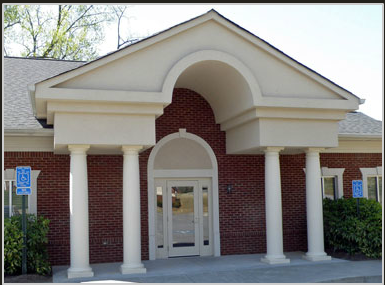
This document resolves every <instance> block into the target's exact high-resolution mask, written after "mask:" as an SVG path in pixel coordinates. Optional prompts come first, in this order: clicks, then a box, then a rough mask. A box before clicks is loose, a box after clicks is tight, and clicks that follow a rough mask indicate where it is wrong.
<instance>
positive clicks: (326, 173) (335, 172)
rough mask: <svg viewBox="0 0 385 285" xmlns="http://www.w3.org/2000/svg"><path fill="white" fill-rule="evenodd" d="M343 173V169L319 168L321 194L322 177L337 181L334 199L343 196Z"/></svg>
mask: <svg viewBox="0 0 385 285" xmlns="http://www.w3.org/2000/svg"><path fill="white" fill-rule="evenodd" d="M344 171H345V168H329V167H321V177H322V193H324V189H323V184H324V183H323V178H324V177H334V178H335V179H337V183H336V184H335V187H336V193H335V194H336V199H340V198H342V197H343V196H344V176H343V174H344Z"/></svg>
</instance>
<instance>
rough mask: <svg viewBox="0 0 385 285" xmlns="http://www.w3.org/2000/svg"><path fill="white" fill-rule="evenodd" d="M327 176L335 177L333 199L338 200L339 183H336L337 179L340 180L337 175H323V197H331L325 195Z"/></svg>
mask: <svg viewBox="0 0 385 285" xmlns="http://www.w3.org/2000/svg"><path fill="white" fill-rule="evenodd" d="M325 178H334V179H335V180H334V192H335V193H334V195H333V200H336V199H338V193H337V192H338V185H337V184H336V182H335V181H336V180H337V181H338V178H337V177H336V176H321V180H322V182H321V188H322V198H323V199H325V198H330V197H326V196H325Z"/></svg>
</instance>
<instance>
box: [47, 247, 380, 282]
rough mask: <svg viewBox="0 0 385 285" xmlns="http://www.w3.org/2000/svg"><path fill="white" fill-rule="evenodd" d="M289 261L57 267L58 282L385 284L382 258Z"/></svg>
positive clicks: (226, 259) (255, 258)
mask: <svg viewBox="0 0 385 285" xmlns="http://www.w3.org/2000/svg"><path fill="white" fill-rule="evenodd" d="M285 255H286V257H287V258H289V259H290V263H289V264H275V265H269V264H266V263H262V262H261V261H260V260H261V258H262V257H264V254H245V255H225V256H220V257H212V256H210V257H179V258H169V259H159V260H145V261H143V264H144V266H145V267H146V269H147V273H145V274H128V275H122V274H121V273H120V271H119V270H120V265H121V263H101V264H91V267H92V269H93V271H94V277H88V278H73V279H68V278H67V276H66V271H67V269H68V266H54V267H53V282H54V283H80V282H81V283H126V282H127V283H382V280H383V279H382V261H381V260H366V261H349V260H343V259H337V258H332V260H327V261H317V262H312V261H307V260H304V259H302V255H304V253H303V252H288V253H285Z"/></svg>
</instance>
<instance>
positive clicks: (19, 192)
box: [16, 188, 32, 195]
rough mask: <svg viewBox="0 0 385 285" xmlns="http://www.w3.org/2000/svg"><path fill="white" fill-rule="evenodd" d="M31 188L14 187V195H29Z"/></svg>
mask: <svg viewBox="0 0 385 285" xmlns="http://www.w3.org/2000/svg"><path fill="white" fill-rule="evenodd" d="M31 192H32V191H31V188H16V195H31Z"/></svg>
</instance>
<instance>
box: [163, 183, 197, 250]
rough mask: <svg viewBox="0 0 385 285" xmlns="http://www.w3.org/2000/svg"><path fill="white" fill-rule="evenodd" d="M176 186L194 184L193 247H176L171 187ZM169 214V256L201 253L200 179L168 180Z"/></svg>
mask: <svg viewBox="0 0 385 285" xmlns="http://www.w3.org/2000/svg"><path fill="white" fill-rule="evenodd" d="M174 186H177V187H179V186H182V187H184V186H192V187H193V199H194V212H193V220H192V221H191V223H193V224H194V246H191V247H181V248H174V247H173V246H172V244H173V232H174V220H173V216H172V215H173V214H172V204H171V203H172V193H171V188H172V187H174ZM166 191H167V201H168V204H167V209H166V211H167V215H168V223H167V226H166V227H167V231H168V254H169V257H173V256H187V255H199V249H200V248H199V247H200V243H199V240H200V231H199V228H200V226H199V225H200V223H199V220H200V217H199V205H198V203H199V200H198V199H199V197H198V196H199V195H198V181H194V180H167V186H166Z"/></svg>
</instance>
